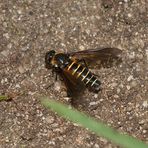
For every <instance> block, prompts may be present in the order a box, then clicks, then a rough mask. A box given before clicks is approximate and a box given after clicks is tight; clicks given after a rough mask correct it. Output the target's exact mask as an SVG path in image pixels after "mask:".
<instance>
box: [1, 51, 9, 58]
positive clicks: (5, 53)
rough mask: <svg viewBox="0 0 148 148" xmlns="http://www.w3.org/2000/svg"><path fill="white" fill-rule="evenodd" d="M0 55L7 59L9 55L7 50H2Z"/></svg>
mask: <svg viewBox="0 0 148 148" xmlns="http://www.w3.org/2000/svg"><path fill="white" fill-rule="evenodd" d="M1 54H2V55H3V56H5V57H7V56H8V55H9V50H3V51H2V52H1Z"/></svg>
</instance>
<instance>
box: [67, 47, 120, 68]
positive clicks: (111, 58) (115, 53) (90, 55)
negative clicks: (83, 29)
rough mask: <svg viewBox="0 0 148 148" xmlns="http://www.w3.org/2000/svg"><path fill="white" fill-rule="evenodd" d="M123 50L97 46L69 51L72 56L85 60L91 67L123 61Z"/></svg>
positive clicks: (116, 63)
mask: <svg viewBox="0 0 148 148" xmlns="http://www.w3.org/2000/svg"><path fill="white" fill-rule="evenodd" d="M121 53H122V51H121V50H120V49H118V48H97V49H89V50H83V51H77V52H71V53H69V54H70V56H72V57H73V58H75V59H77V60H78V61H79V60H82V59H83V60H84V61H85V62H86V63H87V64H88V66H89V67H92V68H96V67H99V68H101V67H105V68H108V67H112V66H114V65H118V64H119V63H121V61H122V59H121Z"/></svg>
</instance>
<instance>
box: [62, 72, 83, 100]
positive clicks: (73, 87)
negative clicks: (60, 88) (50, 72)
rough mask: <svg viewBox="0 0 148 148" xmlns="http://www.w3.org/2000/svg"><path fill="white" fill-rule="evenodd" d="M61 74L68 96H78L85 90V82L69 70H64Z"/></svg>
mask: <svg viewBox="0 0 148 148" xmlns="http://www.w3.org/2000/svg"><path fill="white" fill-rule="evenodd" d="M59 74H60V76H61V78H62V80H63V81H64V83H65V86H66V88H67V94H68V96H70V97H75V98H77V97H79V96H80V95H81V94H82V93H83V92H84V90H85V86H84V84H83V83H82V82H81V81H80V80H79V79H77V78H76V77H75V76H73V75H71V73H70V72H69V71H66V70H62V71H61V72H60V73H59Z"/></svg>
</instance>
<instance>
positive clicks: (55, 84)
mask: <svg viewBox="0 0 148 148" xmlns="http://www.w3.org/2000/svg"><path fill="white" fill-rule="evenodd" d="M54 88H55V90H56V91H60V89H61V84H60V82H58V81H57V82H55V83H54Z"/></svg>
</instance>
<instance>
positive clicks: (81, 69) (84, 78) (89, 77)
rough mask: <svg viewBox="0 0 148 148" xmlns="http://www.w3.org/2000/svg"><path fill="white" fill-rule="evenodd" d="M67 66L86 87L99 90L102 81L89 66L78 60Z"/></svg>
mask: <svg viewBox="0 0 148 148" xmlns="http://www.w3.org/2000/svg"><path fill="white" fill-rule="evenodd" d="M66 68H67V70H68V71H69V72H70V73H71V74H72V75H73V76H74V77H76V78H77V79H79V80H80V81H81V82H83V83H84V85H85V86H86V87H88V88H90V89H92V90H93V91H99V89H100V84H101V83H100V81H99V80H98V79H97V78H96V77H95V76H94V74H92V73H91V72H90V71H89V70H88V68H86V67H85V66H83V65H81V64H79V63H77V62H76V61H71V62H70V64H69V65H68V66H67V67H66Z"/></svg>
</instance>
